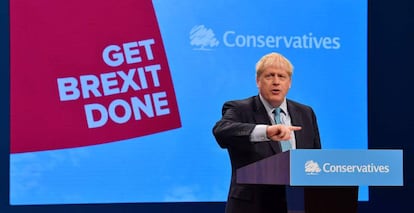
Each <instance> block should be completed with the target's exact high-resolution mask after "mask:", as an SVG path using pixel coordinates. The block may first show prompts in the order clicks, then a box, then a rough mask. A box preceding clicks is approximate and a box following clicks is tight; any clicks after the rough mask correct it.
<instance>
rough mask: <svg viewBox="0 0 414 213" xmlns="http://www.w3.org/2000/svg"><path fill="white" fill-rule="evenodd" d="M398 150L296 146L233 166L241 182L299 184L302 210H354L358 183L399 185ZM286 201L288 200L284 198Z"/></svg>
mask: <svg viewBox="0 0 414 213" xmlns="http://www.w3.org/2000/svg"><path fill="white" fill-rule="evenodd" d="M402 154H403V153H402V150H323V149H320V150H314V149H296V150H290V151H288V152H283V153H279V154H276V155H273V156H271V157H268V158H265V159H262V160H260V161H257V162H255V163H252V164H249V165H247V166H244V167H242V168H239V169H238V170H237V182H238V183H242V184H276V185H287V186H289V187H293V188H297V189H299V188H302V189H303V193H302V194H300V193H299V194H298V196H301V197H297V200H302V201H303V208H304V209H303V211H304V212H305V213H333V212H335V213H342V212H343V213H356V212H357V210H358V186H402V185H403V162H402V159H403V158H402ZM288 202H289V200H288Z"/></svg>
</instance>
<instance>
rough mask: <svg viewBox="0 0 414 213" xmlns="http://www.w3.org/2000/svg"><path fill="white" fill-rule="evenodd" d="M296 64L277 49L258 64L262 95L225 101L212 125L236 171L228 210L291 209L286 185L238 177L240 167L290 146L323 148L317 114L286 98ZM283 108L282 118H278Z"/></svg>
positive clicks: (228, 212)
mask: <svg viewBox="0 0 414 213" xmlns="http://www.w3.org/2000/svg"><path fill="white" fill-rule="evenodd" d="M292 72H293V66H292V64H291V63H290V61H289V60H288V59H286V58H285V57H284V56H282V55H280V54H278V53H270V54H267V55H265V56H263V57H262V58H261V59H260V60H259V61H258V62H257V64H256V84H257V87H258V89H259V95H257V96H253V97H249V98H246V99H244V100H235V101H228V102H226V103H224V105H223V109H222V118H221V119H220V120H219V121H218V122H217V123H216V124H215V126H214V127H213V134H214V136H215V138H216V140H217V142H218V144H219V145H220V147H222V148H225V149H227V151H228V153H229V157H230V161H231V167H232V175H231V184H230V189H229V194H228V199H227V205H226V213H268V212H269V213H287V212H288V210H287V202H286V191H285V186H281V185H250V184H238V183H237V182H236V170H237V169H238V168H240V167H243V166H245V165H247V164H250V163H253V162H255V161H258V160H261V159H263V158H266V157H269V156H271V155H274V154H277V153H280V152H282V151H285V150H284V149H285V145H287V149H320V148H321V143H320V137H319V129H318V124H317V120H316V115H315V113H314V111H313V109H312V108H311V107H309V106H306V105H303V104H300V103H298V102H294V101H292V100H289V99H287V98H286V95H287V93H288V91H289V89H290V87H291V80H292ZM277 108H279V109H280V120H281V122H278V121H277V120H274V117H275V115H274V112H275V110H276V109H277Z"/></svg>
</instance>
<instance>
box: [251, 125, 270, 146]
mask: <svg viewBox="0 0 414 213" xmlns="http://www.w3.org/2000/svg"><path fill="white" fill-rule="evenodd" d="M267 127H268V125H263V124H259V125H256V126H255V127H254V129H253V131H252V133H251V134H250V141H251V142H261V141H270V139H269V138H267V134H266V129H267Z"/></svg>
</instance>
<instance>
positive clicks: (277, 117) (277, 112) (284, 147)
mask: <svg viewBox="0 0 414 213" xmlns="http://www.w3.org/2000/svg"><path fill="white" fill-rule="evenodd" d="M273 112H274V113H275V123H276V124H282V122H281V120H280V108H279V107H278V108H276V109H275V110H274V111H273ZM280 146H281V147H282V152H284V151H287V150H289V149H292V145H291V144H290V142H289V141H280Z"/></svg>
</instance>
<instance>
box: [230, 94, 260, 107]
mask: <svg viewBox="0 0 414 213" xmlns="http://www.w3.org/2000/svg"><path fill="white" fill-rule="evenodd" d="M258 99H259V96H257V95H256V96H251V97H248V98H244V99H234V100H229V101H226V102H225V104H231V105H251V104H252V103H255V102H256V101H257V100H258Z"/></svg>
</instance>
